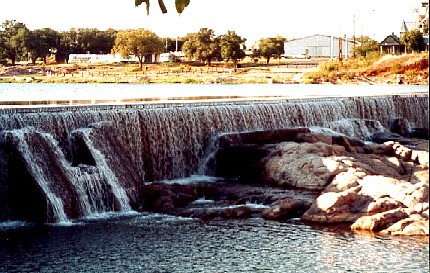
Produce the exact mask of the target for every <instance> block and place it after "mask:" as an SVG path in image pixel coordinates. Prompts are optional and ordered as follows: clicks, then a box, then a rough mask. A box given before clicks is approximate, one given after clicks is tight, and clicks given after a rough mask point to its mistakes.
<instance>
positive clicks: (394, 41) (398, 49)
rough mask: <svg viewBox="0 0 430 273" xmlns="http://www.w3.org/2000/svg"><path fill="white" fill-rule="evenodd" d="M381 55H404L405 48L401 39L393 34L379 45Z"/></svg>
mask: <svg viewBox="0 0 430 273" xmlns="http://www.w3.org/2000/svg"><path fill="white" fill-rule="evenodd" d="M379 48H380V51H381V54H402V53H403V52H405V46H404V45H403V44H402V43H401V42H400V38H399V37H397V36H396V35H394V33H392V34H391V35H388V36H387V37H385V39H384V40H382V42H381V43H379Z"/></svg>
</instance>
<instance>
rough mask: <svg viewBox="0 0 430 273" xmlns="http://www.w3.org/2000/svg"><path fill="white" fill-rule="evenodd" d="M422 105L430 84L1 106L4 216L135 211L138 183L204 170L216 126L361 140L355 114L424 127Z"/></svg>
mask: <svg viewBox="0 0 430 273" xmlns="http://www.w3.org/2000/svg"><path fill="white" fill-rule="evenodd" d="M428 114H429V113H428V95H427V94H412V95H383V96H363V97H339V98H335V99H333V98H304V99H296V98H290V99H271V100H251V101H249V100H234V101H216V102H213V101H197V102H175V103H169V102H158V103H147V104H121V105H85V106H67V105H66V106H58V105H57V106H51V107H31V108H25V107H24V108H22V107H19V108H4V109H0V158H1V160H0V221H9V220H19V221H31V222H67V221H69V220H70V219H76V218H79V217H83V216H88V215H91V214H93V213H103V212H109V211H121V212H127V211H132V210H133V209H134V208H135V207H137V206H138V204H136V202H137V198H138V195H139V193H140V191H141V189H142V186H143V185H144V183H146V182H153V181H162V180H170V179H178V178H183V177H188V176H190V175H194V174H202V175H204V173H200V172H201V170H202V168H201V167H202V166H201V165H202V164H204V162H205V158H206V157H207V156H208V155H209V153H210V152H211V149H214V147H213V143H214V140H215V139H216V137H217V136H218V135H219V134H223V133H231V132H246V131H267V130H276V129H283V128H294V127H299V126H305V127H317V128H331V129H333V130H336V131H339V132H340V133H348V131H351V128H353V129H352V130H353V131H355V132H357V135H355V137H358V138H361V139H364V140H366V139H367V138H368V137H369V136H368V135H366V134H368V133H372V132H366V130H362V129H357V126H360V122H358V121H360V120H375V121H378V122H379V123H380V125H381V126H379V127H378V128H373V129H372V130H374V131H378V130H379V131H380V130H384V128H389V126H390V122H391V121H392V120H393V118H397V117H402V118H406V119H407V120H408V121H409V122H410V123H411V125H412V126H413V127H424V128H428ZM339 124H341V125H342V126H339ZM354 126H355V127H354ZM342 128H344V129H342ZM345 128H347V129H345ZM354 128H356V129H354ZM342 130H344V131H343V132H342ZM203 169H204V168H203Z"/></svg>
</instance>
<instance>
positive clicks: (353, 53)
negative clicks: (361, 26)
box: [352, 14, 355, 58]
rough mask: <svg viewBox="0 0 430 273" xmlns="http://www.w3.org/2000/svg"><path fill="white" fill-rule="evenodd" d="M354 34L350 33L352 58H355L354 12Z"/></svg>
mask: <svg viewBox="0 0 430 273" xmlns="http://www.w3.org/2000/svg"><path fill="white" fill-rule="evenodd" d="M353 23H354V34H353V35H352V58H355V14H354V18H353Z"/></svg>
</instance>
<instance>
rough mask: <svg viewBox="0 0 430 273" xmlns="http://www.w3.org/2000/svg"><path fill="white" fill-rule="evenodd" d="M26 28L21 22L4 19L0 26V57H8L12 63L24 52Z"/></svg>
mask: <svg viewBox="0 0 430 273" xmlns="http://www.w3.org/2000/svg"><path fill="white" fill-rule="evenodd" d="M27 34H28V29H27V27H26V26H25V25H24V24H23V23H19V22H17V21H15V20H6V21H5V22H3V23H2V24H1V26H0V59H2V58H4V59H9V60H10V61H11V63H12V64H15V62H16V60H17V59H19V58H20V57H22V56H23V55H24V53H25V43H26V37H27Z"/></svg>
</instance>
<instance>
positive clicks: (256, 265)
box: [0, 214, 429, 273]
mask: <svg viewBox="0 0 430 273" xmlns="http://www.w3.org/2000/svg"><path fill="white" fill-rule="evenodd" d="M0 236H1V237H0V272H205V273H206V272H213V273H215V272H217V273H218V272H282V273H284V272H428V269H429V265H428V262H429V258H428V254H429V251H428V238H421V237H390V238H388V237H378V236H369V235H368V234H362V233H354V232H351V231H347V230H345V229H339V228H337V227H321V228H319V227H315V226H308V225H304V224H302V223H301V222H300V221H297V220H293V221H289V222H285V223H279V222H269V221H264V220H262V219H249V220H241V221H209V222H202V221H199V220H193V219H189V218H177V217H170V216H165V215H159V214H140V215H134V216H132V215H128V216H127V217H125V218H113V219H105V220H100V221H96V220H91V221H90V222H84V223H83V224H82V223H81V224H80V225H75V226H69V227H53V226H42V227H26V228H21V229H15V230H9V231H3V232H0Z"/></svg>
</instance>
